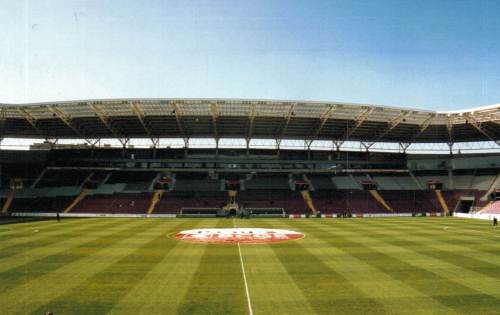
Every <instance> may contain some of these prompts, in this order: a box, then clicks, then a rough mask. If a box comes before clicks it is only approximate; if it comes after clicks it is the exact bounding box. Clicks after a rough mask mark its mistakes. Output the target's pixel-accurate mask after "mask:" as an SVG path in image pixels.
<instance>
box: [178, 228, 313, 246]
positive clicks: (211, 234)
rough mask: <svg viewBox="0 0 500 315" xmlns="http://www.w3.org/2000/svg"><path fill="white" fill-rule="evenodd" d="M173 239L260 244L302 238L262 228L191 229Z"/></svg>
mask: <svg viewBox="0 0 500 315" xmlns="http://www.w3.org/2000/svg"><path fill="white" fill-rule="evenodd" d="M174 237H175V239H177V240H181V241H187V242H194V243H211V244H237V243H248V244H260V243H275V242H282V241H288V240H296V239H300V238H303V237H304V234H302V233H300V232H295V231H290V230H281V229H263V228H221V229H193V230H184V231H180V232H179V233H177V234H175V236H174Z"/></svg>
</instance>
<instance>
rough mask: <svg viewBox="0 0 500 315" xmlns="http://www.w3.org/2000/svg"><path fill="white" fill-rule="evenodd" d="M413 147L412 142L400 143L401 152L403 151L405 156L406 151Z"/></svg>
mask: <svg viewBox="0 0 500 315" xmlns="http://www.w3.org/2000/svg"><path fill="white" fill-rule="evenodd" d="M410 145H411V143H410V142H400V143H399V147H400V148H401V151H403V153H404V154H406V150H407V149H408V147H409V146H410Z"/></svg>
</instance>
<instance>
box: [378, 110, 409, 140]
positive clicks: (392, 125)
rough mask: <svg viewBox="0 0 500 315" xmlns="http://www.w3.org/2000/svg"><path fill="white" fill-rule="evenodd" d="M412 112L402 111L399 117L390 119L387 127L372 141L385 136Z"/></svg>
mask: <svg viewBox="0 0 500 315" xmlns="http://www.w3.org/2000/svg"><path fill="white" fill-rule="evenodd" d="M411 113H412V112H411V111H402V112H401V114H399V115H398V116H397V117H395V118H393V119H392V120H391V121H389V123H388V125H387V128H385V129H384V130H383V131H382V132H381V133H379V134H378V135H377V137H376V138H375V139H373V140H372V141H370V142H377V141H379V140H380V139H382V138H383V137H385V136H386V135H387V134H388V133H389V132H391V131H392V130H393V129H394V128H396V127H397V126H398V125H399V124H400V123H401V122H402V121H403V120H405V119H406V117H408V116H410V114H411Z"/></svg>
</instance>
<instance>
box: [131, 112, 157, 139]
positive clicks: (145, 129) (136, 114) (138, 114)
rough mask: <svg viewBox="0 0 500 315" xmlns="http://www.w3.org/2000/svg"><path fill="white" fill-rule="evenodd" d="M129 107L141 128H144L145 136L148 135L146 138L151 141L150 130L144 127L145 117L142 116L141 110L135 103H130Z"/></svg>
mask: <svg viewBox="0 0 500 315" xmlns="http://www.w3.org/2000/svg"><path fill="white" fill-rule="evenodd" d="M130 107H131V108H132V111H133V112H134V114H135V116H136V117H137V119H138V120H139V122H140V123H141V125H142V128H144V131H146V134H147V135H148V137H149V138H150V139H151V141H153V136H152V133H151V129H150V128H149V127H148V126H147V125H146V121H145V117H146V115H145V114H144V112H143V111H142V109H141V108H140V107H139V106H138V105H137V104H135V103H130ZM153 143H154V141H153Z"/></svg>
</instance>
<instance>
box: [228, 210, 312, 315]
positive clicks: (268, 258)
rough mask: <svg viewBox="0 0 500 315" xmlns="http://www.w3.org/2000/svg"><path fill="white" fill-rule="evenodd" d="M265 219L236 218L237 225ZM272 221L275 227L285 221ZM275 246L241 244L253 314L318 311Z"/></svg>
mask: <svg viewBox="0 0 500 315" xmlns="http://www.w3.org/2000/svg"><path fill="white" fill-rule="evenodd" d="M262 220H264V219H262ZM262 222H265V221H261V220H235V225H236V226H237V227H261V223H262ZM271 222H274V225H273V226H274V227H276V228H279V227H280V225H279V223H281V222H282V221H276V220H272V221H271ZM272 246H273V244H258V245H255V244H242V245H241V252H242V255H243V259H244V261H245V270H246V275H247V280H248V286H249V290H250V297H251V300H252V306H253V311H254V314H315V311H314V309H313V308H312V306H311V305H310V304H309V301H308V300H307V298H306V297H305V296H304V294H303V292H302V290H301V289H300V288H299V287H298V286H297V284H296V283H295V282H294V281H293V279H292V277H291V276H290V274H289V273H288V272H287V270H286V269H285V268H284V267H283V265H282V264H281V262H280V261H279V259H278V257H277V256H276V253H275V252H274V250H273V249H272Z"/></svg>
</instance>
